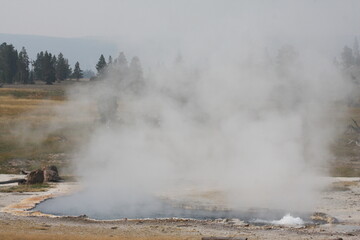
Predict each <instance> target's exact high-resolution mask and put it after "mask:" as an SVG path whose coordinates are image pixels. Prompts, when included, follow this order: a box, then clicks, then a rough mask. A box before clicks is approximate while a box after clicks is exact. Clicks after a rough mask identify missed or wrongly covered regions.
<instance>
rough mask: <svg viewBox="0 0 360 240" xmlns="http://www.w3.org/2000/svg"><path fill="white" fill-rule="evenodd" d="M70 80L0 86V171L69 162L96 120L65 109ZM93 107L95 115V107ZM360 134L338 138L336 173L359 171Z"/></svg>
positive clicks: (359, 113) (355, 113) (352, 113)
mask: <svg viewBox="0 0 360 240" xmlns="http://www.w3.org/2000/svg"><path fill="white" fill-rule="evenodd" d="M75 84H79V83H75ZM72 86H73V85H72V84H56V85H50V86H49V85H41V84H35V85H7V86H4V87H3V88H0V173H18V172H19V170H20V169H24V170H32V169H36V168H39V167H41V166H44V165H46V164H55V165H58V166H59V167H66V166H68V163H69V160H70V159H71V153H72V151H73V150H74V149H75V148H76V146H78V143H80V142H81V141H83V140H84V139H86V136H87V134H88V133H89V132H90V130H91V128H92V125H93V124H94V119H86V118H80V117H79V116H74V117H69V114H66V115H63V116H62V115H61V112H62V111H66V109H65V108H64V109H63V107H64V106H66V104H65V103H67V101H69V100H68V99H67V98H66V93H65V92H66V88H67V87H72ZM71 104H76V103H71ZM92 110H93V112H94V111H95V115H96V110H94V109H92ZM59 112H60V114H59ZM70 115H71V114H70ZM93 115H94V114H93ZM351 119H355V120H356V121H357V122H359V124H360V107H354V108H351V109H349V112H348V116H344V127H345V126H346V125H347V124H353V123H352V120H351ZM358 135H359V134H358V133H354V132H351V131H348V132H346V133H344V134H343V135H342V136H341V137H340V138H339V139H338V140H337V141H334V144H333V147H332V150H333V152H334V155H335V159H334V160H333V161H332V163H331V167H330V172H331V174H332V175H333V176H349V177H356V176H360V138H359V136H358ZM358 139H359V141H358Z"/></svg>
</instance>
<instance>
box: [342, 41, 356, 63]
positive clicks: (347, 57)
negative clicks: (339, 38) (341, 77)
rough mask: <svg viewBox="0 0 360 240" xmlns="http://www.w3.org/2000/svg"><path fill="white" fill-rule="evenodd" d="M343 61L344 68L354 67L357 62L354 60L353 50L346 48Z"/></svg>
mask: <svg viewBox="0 0 360 240" xmlns="http://www.w3.org/2000/svg"><path fill="white" fill-rule="evenodd" d="M341 60H342V65H343V67H344V68H349V67H351V66H353V65H354V63H355V60H354V55H353V50H352V49H351V48H349V47H348V46H345V47H344V50H343V52H342V53H341Z"/></svg>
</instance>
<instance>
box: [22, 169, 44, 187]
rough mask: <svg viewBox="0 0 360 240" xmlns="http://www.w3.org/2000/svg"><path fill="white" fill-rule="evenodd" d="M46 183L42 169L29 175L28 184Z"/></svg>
mask: <svg viewBox="0 0 360 240" xmlns="http://www.w3.org/2000/svg"><path fill="white" fill-rule="evenodd" d="M43 182H44V171H43V170H41V169H38V170H35V171H32V172H30V173H29V174H28V175H27V179H26V184H37V183H43Z"/></svg>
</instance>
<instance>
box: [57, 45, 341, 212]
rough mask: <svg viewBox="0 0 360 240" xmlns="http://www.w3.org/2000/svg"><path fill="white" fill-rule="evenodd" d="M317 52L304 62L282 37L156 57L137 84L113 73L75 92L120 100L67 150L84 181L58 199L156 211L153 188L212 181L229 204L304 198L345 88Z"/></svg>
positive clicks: (81, 207)
mask: <svg viewBox="0 0 360 240" xmlns="http://www.w3.org/2000/svg"><path fill="white" fill-rule="evenodd" d="M289 54H290V57H289ZM281 58H285V59H281ZM264 59H265V60H264ZM320 60H321V59H316V61H318V62H317V63H318V64H316V65H314V64H313V62H312V61H311V62H308V61H302V59H301V57H300V56H298V55H297V54H296V52H295V51H294V49H293V48H291V47H289V46H287V47H284V48H282V49H281V50H280V51H279V55H278V57H277V58H276V59H273V60H271V59H270V60H269V59H267V60H266V58H265V57H263V58H261V57H260V58H259V61H257V62H256V61H255V62H251V63H249V62H248V60H247V59H245V60H244V59H238V60H236V61H234V59H232V60H231V61H226V59H217V60H212V61H209V62H208V63H207V64H208V65H207V66H203V67H197V66H196V65H191V66H187V65H186V62H185V61H183V62H178V63H176V64H174V65H170V66H168V67H165V66H162V67H159V68H158V69H156V70H155V71H152V74H151V75H150V74H149V75H148V76H147V77H146V78H145V85H144V86H143V88H142V89H141V91H140V93H139V92H134V91H131V90H129V88H127V87H126V83H125V82H121V83H120V87H119V82H118V79H117V78H116V74H115V75H114V74H113V73H111V72H110V73H109V74H108V77H107V79H105V80H103V81H101V82H97V83H94V84H92V85H91V86H89V87H88V89H87V90H84V89H82V90H81V91H83V92H84V94H81V91H80V90H79V91H74V92H75V93H74V94H72V95H71V98H73V99H75V100H77V101H78V99H79V98H81V99H83V100H84V99H85V100H86V101H87V102H88V103H89V104H91V105H95V106H96V104H97V101H99V99H101V98H102V97H104V96H107V97H109V96H110V97H115V98H116V100H117V102H118V103H119V106H118V109H117V112H116V115H117V117H116V120H114V121H113V122H110V123H109V124H105V125H104V124H98V123H94V124H95V126H96V128H95V129H94V131H93V133H92V135H91V138H90V139H89V140H88V142H87V144H86V145H85V146H83V148H82V150H81V153H80V154H79V157H78V158H77V159H76V161H75V165H76V167H77V169H78V172H77V174H78V175H79V176H82V184H84V187H85V188H84V189H85V190H84V192H83V193H81V194H78V195H76V196H75V197H73V198H70V200H68V201H66V200H65V199H63V201H58V203H57V206H58V207H59V208H62V207H64V208H69V206H72V207H73V208H74V209H73V210H74V211H75V209H76V212H79V213H81V212H82V213H86V214H90V215H91V214H95V215H99V214H101V215H102V216H103V215H106V214H108V215H109V216H112V215H116V214H118V215H121V216H125V217H126V216H127V215H128V216H144V215H145V216H146V214H150V215H151V214H152V213H153V212H154V211H161V206H159V205H158V204H159V203H158V201H157V200H158V199H157V197H158V196H159V195H162V194H165V195H166V194H167V193H169V192H174V191H180V192H181V191H184V190H186V189H189V188H191V189H192V191H194V192H204V191H216V192H217V193H218V194H220V195H221V197H222V200H223V201H222V203H223V204H224V205H225V206H226V207H228V208H230V209H235V210H237V209H247V208H250V207H259V208H272V209H287V210H297V211H299V210H309V209H311V207H312V206H313V204H314V203H315V200H316V194H317V192H318V190H319V188H320V187H321V185H320V183H319V181H318V179H316V177H317V176H319V175H323V174H324V173H323V172H320V171H319V169H323V166H324V164H325V163H326V161H327V160H329V159H330V158H331V155H330V153H329V144H330V143H331V142H332V141H333V140H334V137H335V136H336V133H337V130H338V129H337V128H336V122H337V118H338V117H339V115H340V114H341V111H339V108H340V106H341V105H342V104H343V103H342V101H343V100H344V93H345V92H346V88H345V86H344V84H343V81H342V79H341V76H340V75H339V73H338V72H337V70H336V69H334V67H333V66H332V64H331V62H326V61H323V62H320ZM320 63H321V64H320ZM299 66H301V67H299ZM123 81H125V80H123ZM82 88H84V87H82ZM70 102H71V101H70ZM336 103H338V104H337V105H338V106H337V107H338V109H337V110H336V111H337V113H338V114H339V115H337V113H336V112H335V108H334V104H336ZM334 112H335V113H334ZM64 205H65V206H64Z"/></svg>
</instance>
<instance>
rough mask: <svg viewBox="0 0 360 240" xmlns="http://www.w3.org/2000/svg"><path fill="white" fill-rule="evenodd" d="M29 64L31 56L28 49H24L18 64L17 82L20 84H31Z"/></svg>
mask: <svg viewBox="0 0 360 240" xmlns="http://www.w3.org/2000/svg"><path fill="white" fill-rule="evenodd" d="M29 63H30V62H29V56H28V54H27V52H26V49H25V47H22V49H21V51H20V52H19V57H18V62H17V81H18V82H19V83H23V84H28V83H29Z"/></svg>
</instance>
